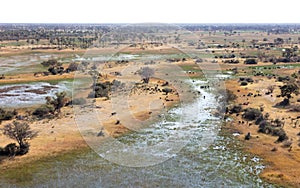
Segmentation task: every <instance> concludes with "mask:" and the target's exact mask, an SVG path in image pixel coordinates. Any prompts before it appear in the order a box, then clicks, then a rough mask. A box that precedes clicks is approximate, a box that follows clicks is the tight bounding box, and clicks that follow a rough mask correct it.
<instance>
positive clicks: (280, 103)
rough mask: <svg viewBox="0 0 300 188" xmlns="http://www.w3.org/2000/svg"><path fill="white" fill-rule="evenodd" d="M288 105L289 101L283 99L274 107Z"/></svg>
mask: <svg viewBox="0 0 300 188" xmlns="http://www.w3.org/2000/svg"><path fill="white" fill-rule="evenodd" d="M289 105H290V100H289V99H287V98H284V99H283V100H282V101H281V102H279V103H277V104H276V105H275V106H278V107H280V106H289Z"/></svg>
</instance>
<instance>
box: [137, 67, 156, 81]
mask: <svg viewBox="0 0 300 188" xmlns="http://www.w3.org/2000/svg"><path fill="white" fill-rule="evenodd" d="M139 75H140V76H141V77H142V80H143V82H144V83H146V84H147V83H149V80H150V78H151V77H152V76H153V75H154V70H153V69H151V68H150V67H142V68H141V69H140V70H139Z"/></svg>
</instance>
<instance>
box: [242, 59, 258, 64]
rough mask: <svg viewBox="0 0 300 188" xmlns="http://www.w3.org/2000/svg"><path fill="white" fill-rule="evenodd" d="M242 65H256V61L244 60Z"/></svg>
mask: <svg viewBox="0 0 300 188" xmlns="http://www.w3.org/2000/svg"><path fill="white" fill-rule="evenodd" d="M244 64H248V65H249V64H250V65H251V64H257V61H256V59H252V58H251V59H246V60H245V61H244Z"/></svg>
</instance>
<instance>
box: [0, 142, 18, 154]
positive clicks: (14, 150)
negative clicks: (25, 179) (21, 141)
mask: <svg viewBox="0 0 300 188" xmlns="http://www.w3.org/2000/svg"><path fill="white" fill-rule="evenodd" d="M18 152H19V147H18V146H17V145H16V144H15V143H10V144H7V145H6V146H5V148H4V149H3V154H4V155H8V156H15V155H17V154H18Z"/></svg>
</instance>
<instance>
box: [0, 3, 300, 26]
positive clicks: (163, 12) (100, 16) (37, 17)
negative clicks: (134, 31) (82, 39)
mask: <svg viewBox="0 0 300 188" xmlns="http://www.w3.org/2000/svg"><path fill="white" fill-rule="evenodd" d="M299 2H300V1H299V0H281V1H278V0H274V1H271V0H205V1H204V0H198V1H196V0H194V1H192V0H180V1H176V0H173V1H169V0H146V1H143V0H119V1H117V0H107V1H106V0H104V1H103V0H81V1H78V0H73V1H69V0H4V1H2V2H1V10H0V23H10V22H13V23H143V22H161V23H300V11H299V10H300V9H299V8H300V7H299V6H298V5H299V4H300V3H299Z"/></svg>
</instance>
